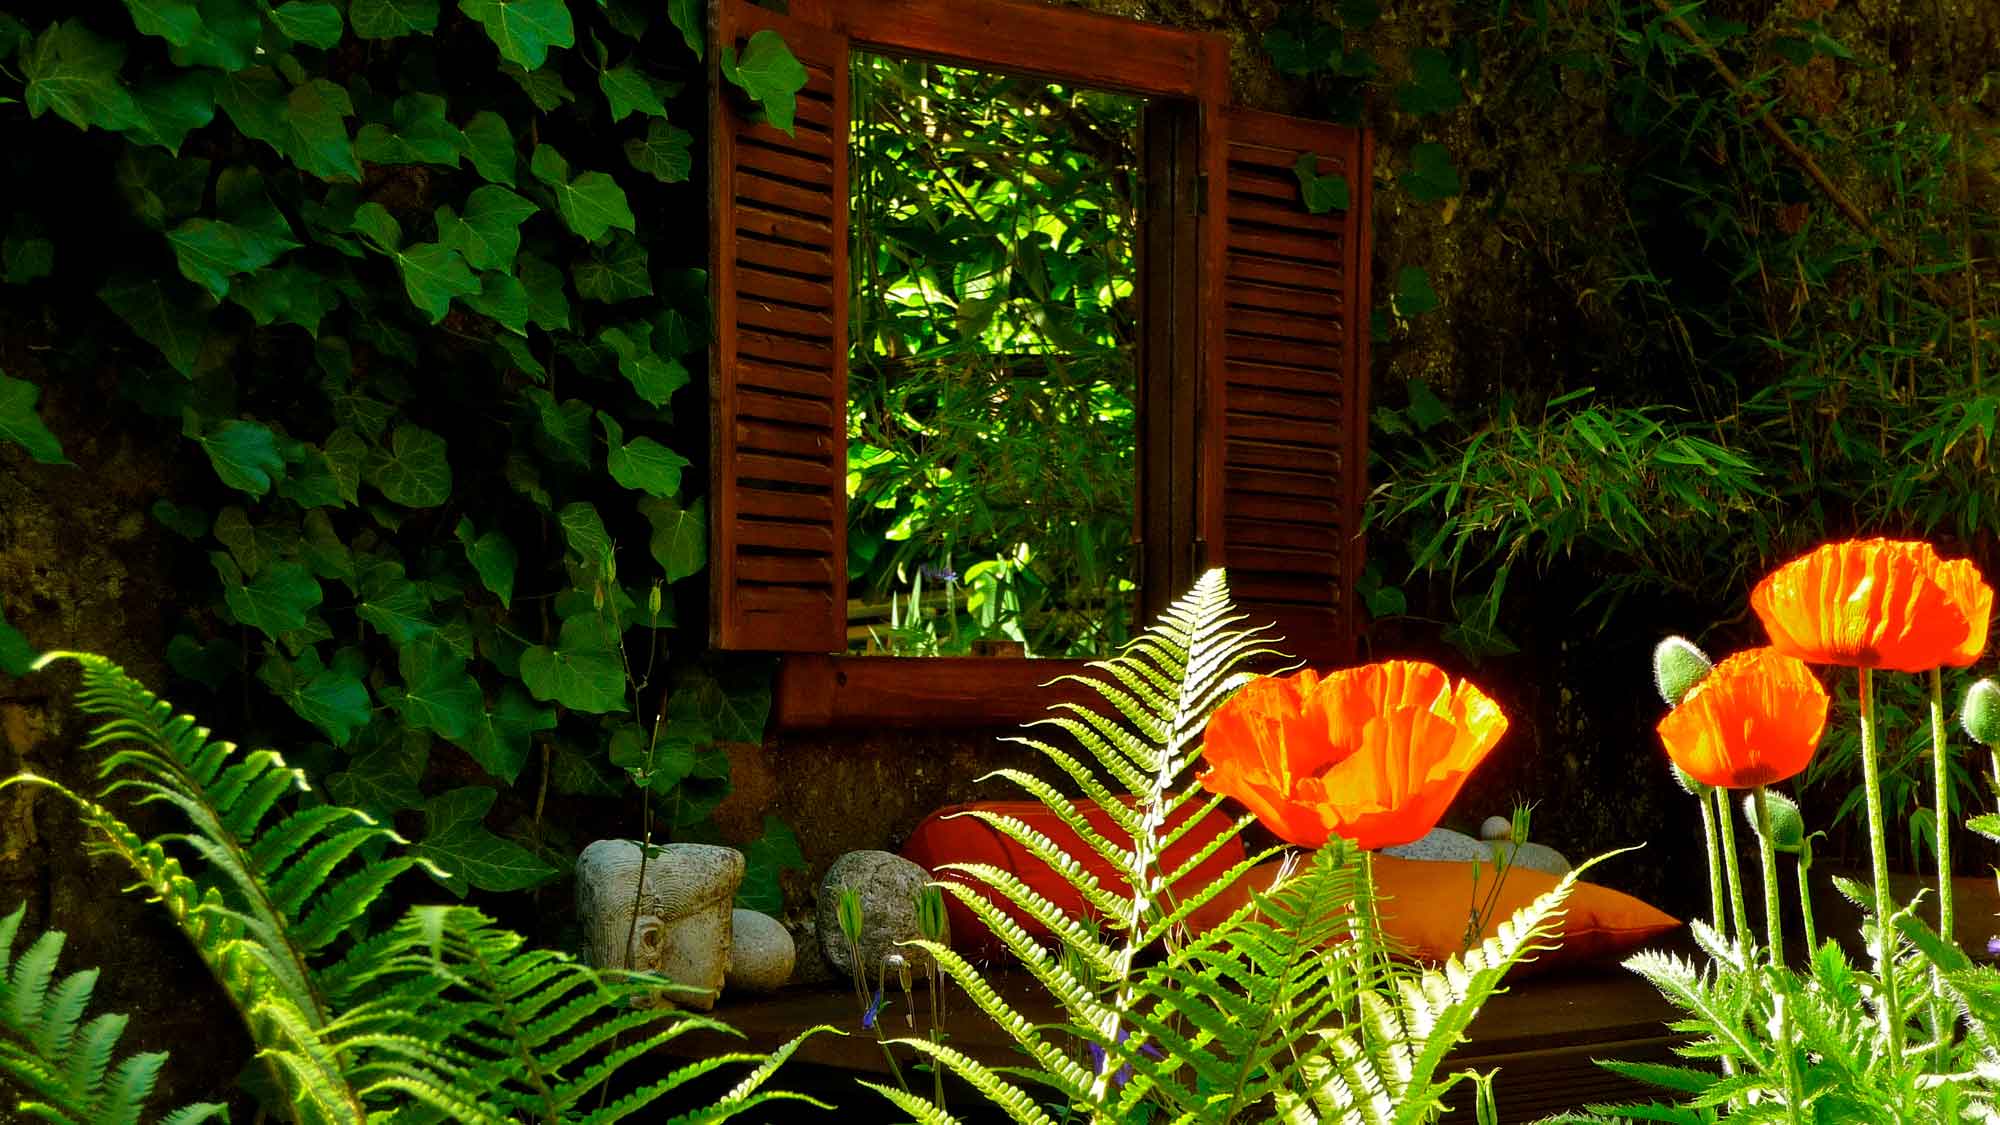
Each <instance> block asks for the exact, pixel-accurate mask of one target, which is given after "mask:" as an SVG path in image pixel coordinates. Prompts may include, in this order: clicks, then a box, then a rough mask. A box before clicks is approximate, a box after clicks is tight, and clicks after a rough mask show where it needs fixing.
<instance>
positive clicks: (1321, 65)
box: [1264, 7, 1346, 77]
mask: <svg viewBox="0 0 2000 1125" xmlns="http://www.w3.org/2000/svg"><path fill="white" fill-rule="evenodd" d="M1345 49H1346V38H1345V36H1343V35H1342V34H1341V32H1340V29H1339V28H1337V27H1335V26H1333V25H1332V24H1330V23H1327V22H1326V21H1325V20H1322V19H1319V18H1317V17H1315V16H1313V14H1312V12H1311V10H1310V9H1307V8H1304V7H1298V8H1293V9H1291V10H1288V11H1287V12H1286V13H1285V14H1284V15H1282V16H1280V17H1279V19H1278V21H1277V22H1276V23H1275V24H1273V25H1272V26H1271V29H1270V30H1269V31H1266V32H1265V33H1264V50H1266V51H1268V52H1270V55H1271V62H1272V64H1273V65H1275V66H1276V67H1277V68H1278V71H1279V73H1281V74H1289V75H1292V76H1293V77H1300V76H1304V75H1308V74H1312V73H1313V72H1315V71H1321V70H1333V69H1336V68H1337V67H1339V65H1340V56H1341V54H1342V53H1343V52H1344V51H1345Z"/></svg>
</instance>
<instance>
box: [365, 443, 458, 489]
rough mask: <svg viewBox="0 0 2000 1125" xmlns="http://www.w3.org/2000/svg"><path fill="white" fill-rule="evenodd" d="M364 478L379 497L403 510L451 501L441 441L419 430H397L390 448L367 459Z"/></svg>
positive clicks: (448, 467) (448, 478)
mask: <svg viewBox="0 0 2000 1125" xmlns="http://www.w3.org/2000/svg"><path fill="white" fill-rule="evenodd" d="M366 476H367V479H368V483H369V484H372V485H374V486H375V487H376V488H377V489H378V490H380V491H381V493H382V495H384V496H386V497H388V498H389V499H390V500H391V501H394V502H395V503H398V504H401V505H402V506H404V507H405V508H435V507H437V506H438V505H439V504H442V503H444V502H445V501H446V500H449V499H450V498H451V462H450V461H448V460H446V459H445V444H444V439H443V438H441V437H439V436H437V435H436V434H434V433H432V432H431V431H429V430H426V429H424V428H423V427H422V426H417V425H412V424H409V423H404V424H402V425H399V426H397V427H396V430H395V432H394V433H393V434H391V435H390V438H389V448H388V449H386V450H384V449H378V450H376V451H375V452H374V453H373V454H372V455H370V456H369V458H368V468H367V470H366Z"/></svg>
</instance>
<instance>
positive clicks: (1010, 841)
mask: <svg viewBox="0 0 2000 1125" xmlns="http://www.w3.org/2000/svg"><path fill="white" fill-rule="evenodd" d="M1127 803H1128V804H1129V803H1130V799H1129V798H1127ZM1078 807H1079V808H1081V809H1082V811H1083V815H1084V819H1085V820H1086V821H1087V822H1088V823H1089V824H1090V826H1091V827H1092V828H1094V829H1096V830H1097V832H1098V833H1099V834H1100V835H1102V836H1103V837H1104V838H1105V839H1107V840H1110V841H1111V842H1113V843H1115V844H1119V845H1127V844H1129V843H1130V839H1129V837H1127V836H1126V835H1125V834H1124V833H1123V832H1121V831H1119V830H1118V828H1117V826H1116V825H1115V824H1113V823H1112V820H1111V815H1110V814H1109V813H1108V812H1106V811H1105V810H1104V809H1102V808H1099V807H1098V806H1097V805H1096V804H1094V803H1089V802H1082V803H1079V805H1078ZM1200 808H1201V802H1200V801H1192V802H1189V803H1188V804H1186V805H1183V806H1182V807H1181V809H1180V811H1179V812H1177V813H1176V814H1175V815H1174V817H1173V818H1172V819H1171V820H1170V821H1169V822H1168V823H1169V826H1176V825H1179V824H1182V823H1184V822H1185V821H1186V820H1187V819H1188V818H1189V817H1191V816H1193V815H1194V814H1195V812H1196V811H1197V810H1199V809H1200ZM974 809H978V810H983V811H985V812H991V813H998V814H1001V815H1005V816H1011V817H1014V818H1015V819H1017V820H1020V821H1022V822H1024V823H1026V824H1027V825H1028V826H1029V827H1031V828H1033V829H1035V830H1036V831H1037V832H1040V833H1041V834H1042V835H1044V836H1047V837H1048V838H1049V839H1051V840H1053V841H1055V843H1056V846H1058V847H1060V848H1062V849H1063V850H1064V851H1066V852H1068V853H1069V854H1070V855H1072V856H1074V857H1075V858H1076V860H1077V862H1078V863H1080V864H1081V865H1082V866H1083V869H1084V870H1086V871H1088V872H1090V873H1092V874H1094V875H1096V876H1097V878H1098V880H1099V881H1100V882H1102V883H1103V884H1104V885H1105V886H1106V887H1108V888H1110V889H1112V890H1114V891H1119V892H1121V893H1122V892H1123V891H1124V890H1125V883H1124V881H1123V880H1122V879H1120V878H1119V877H1118V875H1117V873H1116V872H1115V871H1114V870H1113V869H1112V867H1111V865H1110V864H1108V863H1106V862H1105V861H1104V860H1103V859H1102V858H1101V857H1099V856H1098V854H1097V852H1096V851H1095V850H1094V849H1092V848H1091V847H1090V846H1089V845H1087V844H1085V843H1084V842H1083V841H1082V839H1080V838H1079V837H1078V836H1077V835H1076V833H1075V832H1072V831H1071V830H1070V828H1069V826H1068V825H1066V824H1064V823H1063V822H1062V821H1061V820H1060V819H1058V818H1057V817H1056V815H1055V814H1054V813H1052V812H1050V811H1049V810H1048V809H1047V808H1045V807H1044V806H1043V805H1042V804H1041V802H1039V801H978V802H974V803H972V804H966V805H953V806H951V807H949V808H943V809H939V810H938V811H937V812H934V813H932V814H931V815H930V816H928V817H925V818H924V822H923V823H922V824H919V825H917V830H916V831H915V832H913V833H911V834H910V840H909V843H907V844H905V845H903V856H904V858H906V859H908V860H910V861H912V862H914V863H917V864H920V865H922V866H923V867H924V868H925V869H926V870H929V871H930V872H931V874H932V877H933V878H935V879H937V880H938V881H939V882H952V883H959V884H962V885H964V886H968V887H971V888H973V889H974V890H976V891H978V892H979V893H980V894H981V895H983V896H984V897H985V898H986V900H987V901H989V902H992V903H994V904H995V905H997V906H1000V907H1001V908H1002V909H1004V910H1006V912H1007V913H1008V915H1009V916H1010V917H1012V918H1013V919H1014V921H1016V922H1018V923H1020V925H1021V927H1022V928H1023V929H1025V930H1027V931H1028V933H1029V934H1031V935H1033V936H1034V937H1036V938H1037V939H1046V938H1047V937H1048V936H1049V933H1048V930H1047V929H1046V928H1045V927H1043V926H1042V925H1041V924H1040V923H1039V922H1036V921H1035V920H1034V919H1032V918H1029V917H1027V916H1025V915H1023V914H1022V913H1020V912H1019V911H1018V910H1015V909H1014V908H1013V907H1012V906H1011V905H1008V904H1007V903H1006V902H1005V901H1004V900H1003V899H1001V897H1000V896H998V895H996V894H995V893H993V892H992V891H991V890H990V889H988V888H987V887H986V885H985V884H983V883H981V882H979V881H978V880H976V879H973V878H971V877H969V876H967V875H963V874H960V873H958V872H954V871H941V870H939V868H940V867H942V866H943V865H945V864H947V863H985V864H991V865H992V866H994V867H998V868H1001V869H1002V870H1006V871H1011V872H1013V873H1014V874H1015V875H1017V876H1019V877H1020V878H1021V880H1022V881H1023V882H1025V883H1026V884H1028V886H1030V887H1032V888H1034V890H1035V892H1036V893H1038V894H1040V895H1041V896H1042V897H1044V898H1046V899H1048V900H1049V901H1050V902H1052V903H1054V904H1055V905H1057V906H1058V907H1061V908H1062V909H1063V911H1064V912H1065V913H1068V914H1069V915H1071V916H1072V917H1078V916H1083V915H1085V914H1086V913H1087V911H1086V909H1085V903H1084V901H1083V896H1082V895H1081V894H1078V893H1077V891H1076V889H1075V888H1074V887H1072V886H1070V884H1069V880H1067V879H1065V878H1063V877H1062V876H1061V875H1058V874H1057V873H1056V872H1055V871H1054V870H1053V869H1052V868H1050V867H1049V866H1048V865H1047V864H1045V863H1043V862H1042V861H1041V860H1039V859H1036V858H1035V857H1034V855H1033V854H1032V853H1030V852H1029V851H1028V849H1026V848H1024V847H1022V846H1021V845H1020V843H1018V842H1017V841H1015V840H1014V838H1013V837H1011V836H1007V835H1005V834H1004V833H1002V832H1000V831H999V830H998V829H996V828H993V827H991V826H990V825H988V824H987V823H986V822H985V821H983V820H980V819H979V818H978V817H973V816H962V815H959V814H962V813H965V812H969V811H971V810H974ZM1233 823H1234V821H1233V820H1232V819H1231V817H1230V816H1229V814H1228V813H1226V812H1224V811H1222V810H1221V809H1217V810H1215V811H1214V812H1212V813H1210V814H1209V815H1208V816H1207V817H1206V818H1205V819H1204V820H1203V821H1202V823H1201V824H1200V825H1199V826H1197V827H1196V828H1195V829H1193V830H1192V831H1190V832H1189V833H1188V834H1187V835H1185V836H1183V837H1181V838H1180V839H1179V840H1177V841H1175V842H1174V846H1173V847H1171V848H1168V849H1167V851H1166V855H1165V857H1164V861H1163V863H1162V866H1163V867H1165V868H1166V869H1167V870H1173V869H1174V868H1176V867H1178V866H1180V865H1181V864H1182V863H1185V862H1187V861H1188V860H1189V859H1192V858H1193V857H1194V855H1195V853H1196V852H1199V851H1200V850H1201V849H1202V848H1204V847H1206V846H1207V845H1208V844H1209V843H1211V842H1212V841H1213V840H1214V839H1215V838H1216V837H1217V836H1219V835H1221V834H1222V833H1224V832H1226V831H1228V830H1229V827H1230V825H1231V824H1233ZM1245 854H1246V853H1245V852H1244V849H1243V842H1242V840H1241V839H1232V840H1230V841H1228V842H1227V843H1225V844H1223V845H1222V846H1221V847H1220V848H1218V849H1216V852H1215V854H1214V855H1211V856H1209V857H1208V858H1207V859H1205V860H1203V861H1202V863H1201V864H1200V866H1198V867H1196V868H1195V869H1194V870H1193V871H1190V872H1189V873H1188V874H1187V875H1186V876H1185V877H1184V878H1183V879H1182V880H1181V882H1179V883H1177V884H1175V887H1176V889H1179V888H1185V889H1187V890H1189V891H1194V890H1198V889H1200V888H1202V887H1205V886H1207V885H1208V884H1209V883H1210V882H1212V881H1214V880H1215V879H1217V878H1219V877H1220V876H1221V875H1222V874H1223V872H1225V871H1227V870H1229V868H1231V867H1233V866H1235V865H1236V864H1238V863H1241V862H1242V861H1243V859H1244V856H1245ZM1225 897H1226V896H1225ZM945 909H946V910H947V912H948V913H949V914H950V916H951V944H952V948H954V949H957V950H958V951H959V952H961V953H965V954H967V955H968V956H973V957H995V956H999V955H1000V954H1001V953H1002V952H1004V948H1005V947H1004V946H1003V945H1002V944H1001V943H1000V941H999V939H998V938H996V937H994V936H993V934H992V933H991V932H990V931H989V930H987V928H986V925H985V923H983V922H981V921H980V920H979V918H978V916H977V915H975V914H973V913H972V911H971V910H970V909H969V908H968V907H966V906H965V905H964V904H963V903H961V902H959V901H958V898H957V896H956V895H953V894H951V893H949V892H947V893H946V894H945ZM1213 913H1214V911H1212V910H1209V911H1199V912H1197V914H1196V916H1195V918H1194V919H1193V920H1192V921H1193V923H1194V926H1195V928H1196V929H1200V928H1202V926H1203V925H1204V924H1206V923H1207V922H1209V921H1210V920H1211V919H1210V918H1209V917H1208V916H1209V915H1210V914H1213ZM1216 920H1219V919H1216Z"/></svg>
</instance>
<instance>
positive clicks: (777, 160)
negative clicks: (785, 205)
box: [736, 139, 833, 187]
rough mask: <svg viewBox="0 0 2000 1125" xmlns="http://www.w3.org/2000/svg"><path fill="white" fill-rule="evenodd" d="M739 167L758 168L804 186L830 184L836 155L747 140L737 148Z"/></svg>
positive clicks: (825, 185)
mask: <svg viewBox="0 0 2000 1125" xmlns="http://www.w3.org/2000/svg"><path fill="white" fill-rule="evenodd" d="M736 151H737V153H738V154H739V155H738V159H737V167H739V168H755V169H757V170H758V171H759V172H762V173H764V174H766V175H769V176H773V177H776V178H778V179H781V180H790V181H792V182H793V183H796V184H801V185H811V186H815V187H829V186H831V185H832V183H833V154H832V153H831V152H830V151H829V152H800V151H798V150H796V149H794V148H793V147H792V146H789V145H778V144H770V143H768V142H765V141H761V140H760V141H751V140H747V139H746V140H744V141H742V142H741V143H739V144H738V146H737V149H736Z"/></svg>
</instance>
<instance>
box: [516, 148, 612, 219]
mask: <svg viewBox="0 0 2000 1125" xmlns="http://www.w3.org/2000/svg"><path fill="white" fill-rule="evenodd" d="M528 168H529V170H530V171H532V172H533V173H534V174H535V178H536V179H538V180H540V181H542V182H543V183H545V184H547V185H549V189H550V190H551V191H553V192H554V193H555V197H556V211H557V213H559V214H560V215H562V217H563V222H564V223H566V224H568V226H569V229H571V230H573V231H575V232H576V233H577V234H578V235H579V236H580V237H582V238H583V240H584V241H586V242H596V241H598V240H599V239H601V238H603V237H604V236H605V235H606V234H608V233H609V232H610V231H611V229H612V228H614V227H616V228H618V229H620V230H626V231H631V232H633V233H637V232H638V229H639V224H638V220H636V219H634V218H633V217H632V207H631V205H630V204H629V203H627V202H626V200H625V189H623V188H621V187H619V186H618V182H617V181H616V180H613V179H612V178H611V177H610V176H607V175H605V174H604V173H603V172H585V173H584V174H583V175H581V176H578V177H576V178H575V179H573V180H572V179H570V176H569V162H568V161H566V160H564V159H563V157H562V154H561V153H559V152H557V151H556V150H555V149H553V148H551V147H550V146H548V145H536V146H535V153H534V156H533V157H532V158H530V160H529V162H528Z"/></svg>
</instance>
